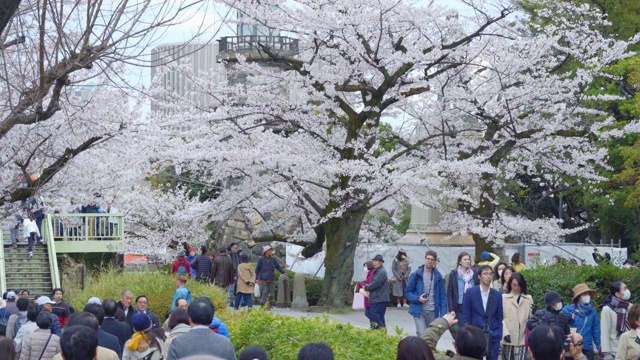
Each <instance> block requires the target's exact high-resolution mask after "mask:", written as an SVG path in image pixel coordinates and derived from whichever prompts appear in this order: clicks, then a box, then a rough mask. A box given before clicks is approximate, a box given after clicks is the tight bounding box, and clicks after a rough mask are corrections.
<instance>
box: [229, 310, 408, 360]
mask: <svg viewBox="0 0 640 360" xmlns="http://www.w3.org/2000/svg"><path fill="white" fill-rule="evenodd" d="M221 318H222V320H223V321H224V322H225V323H226V324H227V327H228V328H229V332H230V335H231V342H232V343H233V346H234V347H235V349H236V351H237V352H238V354H240V352H241V351H242V350H243V349H245V348H247V347H249V346H254V345H259V346H262V347H263V348H265V349H266V350H267V352H268V353H269V358H270V359H279V360H289V359H290V360H295V359H297V357H298V351H300V348H301V347H302V346H304V345H305V344H307V343H310V342H320V341H322V342H326V343H327V344H329V345H330V346H331V348H332V349H333V353H334V357H335V358H336V359H367V360H377V359H380V360H383V359H384V360H388V359H395V358H396V352H397V348H398V342H399V341H400V339H401V338H400V337H399V336H390V335H387V334H386V332H383V331H371V330H368V329H363V328H358V327H355V326H353V325H351V324H340V323H335V322H330V321H329V318H328V317H327V316H324V317H314V318H306V317H305V318H300V319H295V318H290V317H286V316H281V315H274V314H272V313H269V312H263V311H247V312H229V313H226V314H222V315H221Z"/></svg>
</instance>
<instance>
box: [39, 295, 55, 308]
mask: <svg viewBox="0 0 640 360" xmlns="http://www.w3.org/2000/svg"><path fill="white" fill-rule="evenodd" d="M44 304H55V301H51V299H49V297H48V296H40V297H39V298H38V305H40V306H42V305H44Z"/></svg>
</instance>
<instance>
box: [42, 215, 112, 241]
mask: <svg viewBox="0 0 640 360" xmlns="http://www.w3.org/2000/svg"><path fill="white" fill-rule="evenodd" d="M49 216H50V217H51V226H52V231H53V239H54V240H55V241H85V240H94V241H95V240H107V241H108V240H120V241H124V215H123V214H75V213H74V214H51V215H49Z"/></svg>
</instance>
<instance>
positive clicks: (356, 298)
mask: <svg viewBox="0 0 640 360" xmlns="http://www.w3.org/2000/svg"><path fill="white" fill-rule="evenodd" d="M356 288H357V285H356ZM356 288H354V291H355V289H356ZM351 308H353V310H364V295H362V294H360V292H358V291H355V292H354V294H353V304H352V305H351Z"/></svg>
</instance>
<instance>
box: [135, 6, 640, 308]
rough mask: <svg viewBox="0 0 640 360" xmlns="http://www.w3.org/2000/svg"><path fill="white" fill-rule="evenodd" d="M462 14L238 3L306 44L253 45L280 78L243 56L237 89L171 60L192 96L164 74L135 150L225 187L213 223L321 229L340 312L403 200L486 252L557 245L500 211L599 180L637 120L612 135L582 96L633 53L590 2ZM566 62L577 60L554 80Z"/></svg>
mask: <svg viewBox="0 0 640 360" xmlns="http://www.w3.org/2000/svg"><path fill="white" fill-rule="evenodd" d="M462 3H464V4H466V5H468V8H469V11H468V12H461V13H458V12H456V11H454V10H452V9H449V8H447V7H444V6H439V5H437V4H434V3H433V2H429V3H424V2H418V1H401V0H399V1H392V2H389V1H375V0H374V1H371V0H366V1H365V0H349V1H343V2H333V1H318V0H313V1H311V0H297V1H286V2H285V1H278V0H266V1H265V0H263V1H260V2H259V3H256V2H231V1H230V2H228V3H227V5H228V6H230V7H234V8H237V9H238V10H239V11H241V12H243V13H244V14H246V15H247V17H244V18H243V21H245V22H252V24H255V25H260V26H266V27H268V28H272V29H278V30H280V31H281V34H287V35H290V36H292V37H295V38H297V39H298V41H299V45H298V48H299V53H298V54H297V55H296V56H293V57H291V56H288V55H283V54H282V53H281V52H279V51H278V50H277V49H275V48H272V47H270V46H269V44H268V43H266V42H265V43H260V42H258V41H256V44H255V45H256V46H257V47H258V48H259V51H260V53H261V58H262V59H267V60H268V61H267V63H266V65H268V66H263V65H265V63H264V62H263V63H261V62H260V61H253V60H251V59H247V58H244V57H243V55H245V54H237V55H236V58H235V61H230V62H228V63H227V67H226V71H227V73H226V76H227V78H229V79H236V78H239V77H240V76H238V75H242V74H244V76H246V78H247V81H246V83H241V84H239V83H238V82H237V81H226V82H225V81H220V77H219V76H217V75H215V74H210V75H208V76H202V75H198V74H194V73H193V72H192V71H191V70H190V69H189V67H188V66H185V65H184V64H174V65H172V66H170V67H168V68H167V69H166V70H165V71H178V72H182V73H183V74H184V76H185V78H188V79H190V82H191V84H190V86H191V87H190V88H191V89H192V93H189V94H186V95H184V96H180V95H178V94H172V93H170V91H169V90H167V89H164V88H162V86H161V85H160V84H161V82H160V79H161V77H162V76H163V72H162V71H161V72H160V73H159V76H158V77H157V78H156V81H155V83H154V91H153V94H154V96H155V99H156V101H157V102H158V105H159V106H161V107H163V108H171V109H172V111H171V112H167V113H162V114H161V113H159V114H156V118H155V119H154V121H152V122H148V123H145V124H143V125H142V126H141V127H140V132H141V133H145V134H146V135H145V139H146V141H144V142H141V143H140V144H138V146H140V150H139V151H140V152H141V153H142V152H144V153H147V154H153V156H152V157H153V160H154V162H156V163H157V164H162V165H163V166H167V167H169V166H170V167H172V168H174V169H176V171H177V173H178V174H180V173H185V174H193V173H198V172H200V173H206V174H211V181H210V184H214V183H217V182H219V181H223V182H224V184H225V189H224V190H223V191H222V192H221V193H220V196H219V197H218V198H216V199H212V200H210V201H209V209H210V214H212V216H214V217H216V218H221V217H223V216H224V215H225V214H227V213H229V212H230V211H233V210H234V209H243V210H244V211H248V212H259V213H260V212H267V211H269V212H274V213H277V212H280V211H286V212H288V213H289V214H291V215H292V216H297V217H299V218H300V219H301V223H302V226H301V229H300V231H299V234H297V235H294V236H292V237H291V238H290V239H289V241H294V242H296V241H302V240H303V239H307V238H308V234H309V233H311V234H315V235H316V237H315V239H316V241H315V242H313V244H312V245H310V246H312V247H313V248H314V249H316V250H317V249H318V244H322V243H324V244H325V246H326V258H325V268H326V272H325V274H326V275H325V281H324V288H323V294H322V300H323V301H324V303H325V304H326V305H330V306H337V307H341V306H344V305H345V304H346V303H348V301H349V300H348V299H349V292H350V291H351V285H350V282H351V278H352V274H353V269H354V264H353V260H354V253H355V247H356V245H357V244H358V242H359V241H360V230H361V226H362V224H363V219H364V218H365V215H366V214H367V212H368V211H370V210H372V209H393V208H396V207H397V205H398V203H399V202H401V201H407V200H408V201H410V202H411V203H413V204H420V205H421V206H425V207H432V208H435V209H438V210H440V211H441V212H442V213H443V219H442V221H441V224H440V226H441V227H443V228H444V229H447V230H450V231H453V232H455V233H462V234H466V233H472V234H473V235H474V240H475V241H476V245H477V247H478V248H479V249H482V248H484V247H486V246H490V245H492V244H500V243H502V242H503V241H504V240H505V239H506V238H508V237H512V236H520V237H523V238H524V239H526V240H530V241H535V240H558V239H560V238H561V236H562V235H563V234H564V233H566V232H567V231H568V230H563V229H560V228H559V226H558V223H557V221H555V220H554V219H545V218H542V219H540V218H538V219H530V218H527V217H525V216H522V215H520V214H517V213H513V212H509V211H506V210H507V209H505V208H503V207H501V203H500V202H499V201H498V200H499V199H498V198H499V196H500V195H501V194H502V193H503V192H504V186H505V184H506V183H507V182H508V181H515V180H516V179H517V176H518V175H519V174H523V173H525V174H534V173H535V174H540V181H541V182H554V181H559V180H560V177H561V176H571V177H575V178H579V179H582V180H583V181H587V182H588V181H598V180H599V177H598V176H597V175H596V173H595V172H594V167H595V166H598V165H600V164H602V163H603V159H604V157H605V156H606V149H602V148H598V147H597V146H594V144H595V142H596V141H597V140H598V139H599V138H602V137H611V136H619V135H621V134H624V133H625V132H628V131H632V130H635V129H636V128H637V125H636V124H635V123H632V124H630V125H629V126H628V127H626V128H623V129H613V127H612V125H613V123H612V120H611V119H609V118H607V117H606V114H603V113H600V112H597V111H594V110H592V109H588V108H586V107H584V106H583V103H584V102H585V101H586V100H588V99H589V96H587V94H585V91H584V90H585V89H587V88H588V87H589V84H591V83H592V82H593V80H594V79H595V78H596V77H597V76H601V75H603V74H602V72H601V70H602V68H603V66H604V65H606V64H608V63H611V62H613V61H615V60H617V59H619V58H621V57H624V56H626V55H625V54H624V49H625V48H626V46H627V43H626V42H621V41H615V40H609V39H604V38H602V36H601V35H600V34H599V33H598V31H596V30H594V29H595V28H597V27H598V26H604V25H606V23H605V21H604V20H603V16H602V14H599V13H598V12H597V11H594V10H592V9H590V8H588V7H586V6H580V7H575V6H573V5H570V4H565V3H560V4H558V3H557V2H556V1H540V3H542V4H543V5H544V6H541V9H542V10H540V14H539V15H540V16H542V17H546V18H549V19H552V20H554V21H550V22H549V24H550V25H547V26H545V27H542V26H539V27H538V28H537V29H536V31H531V27H530V26H532V25H531V24H527V23H526V20H527V19H526V18H524V15H521V14H519V13H518V12H517V9H515V8H514V7H513V6H512V5H511V4H512V3H511V2H510V1H474V0H466V1H462ZM567 13H570V14H571V15H572V16H559V17H558V16H556V14H567ZM248 19H252V20H248ZM533 26H535V25H533ZM254 59H255V58H254ZM567 61H576V62H578V63H580V64H583V65H581V66H579V67H578V68H577V69H576V70H575V71H572V72H561V71H559V69H560V68H561V65H562V64H564V63H566V62H567ZM274 67H278V68H279V69H280V70H274ZM202 94H207V95H208V96H209V97H208V98H209V99H211V98H212V99H215V101H214V102H213V103H210V102H209V103H203V102H199V99H202V98H203V97H202V96H200V95H202ZM605 100H606V99H605ZM385 122H390V123H391V124H394V128H393V129H390V128H389V127H388V126H383V124H384V123H385ZM184 125H188V126H184ZM367 233H369V234H370V233H371V232H367Z"/></svg>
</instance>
